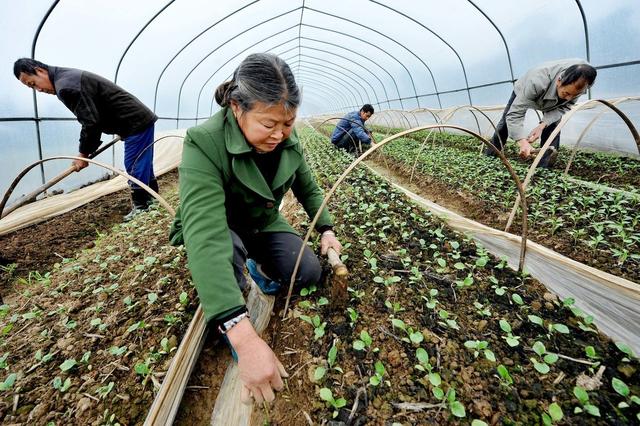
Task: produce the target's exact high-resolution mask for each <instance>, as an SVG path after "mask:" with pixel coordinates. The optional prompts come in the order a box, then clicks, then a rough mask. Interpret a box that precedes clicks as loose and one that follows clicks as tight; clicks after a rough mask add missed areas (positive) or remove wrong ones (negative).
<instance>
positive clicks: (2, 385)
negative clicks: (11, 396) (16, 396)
mask: <svg viewBox="0 0 640 426" xmlns="http://www.w3.org/2000/svg"><path fill="white" fill-rule="evenodd" d="M17 378H18V375H17V374H16V373H11V374H9V375H8V376H7V377H6V379H4V381H3V382H0V392H6V391H8V390H10V389H11V388H13V385H14V383H15V382H16V379H17Z"/></svg>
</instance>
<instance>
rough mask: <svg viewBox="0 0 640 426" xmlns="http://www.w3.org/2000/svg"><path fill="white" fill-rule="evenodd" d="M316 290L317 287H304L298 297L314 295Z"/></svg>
mask: <svg viewBox="0 0 640 426" xmlns="http://www.w3.org/2000/svg"><path fill="white" fill-rule="evenodd" d="M316 290H317V287H316V286H315V285H313V284H312V285H310V286H309V287H305V288H303V289H302V290H300V296H303V297H304V296H309V295H310V294H313V293H315V292H316Z"/></svg>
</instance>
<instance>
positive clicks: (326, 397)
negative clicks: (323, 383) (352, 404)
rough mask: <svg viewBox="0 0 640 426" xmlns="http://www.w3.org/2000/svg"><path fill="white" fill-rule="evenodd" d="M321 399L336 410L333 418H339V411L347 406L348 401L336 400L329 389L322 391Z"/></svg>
mask: <svg viewBox="0 0 640 426" xmlns="http://www.w3.org/2000/svg"><path fill="white" fill-rule="evenodd" d="M320 399H322V400H323V401H326V402H327V403H328V404H329V405H330V406H331V407H333V408H334V411H333V418H334V419H335V418H336V417H338V410H340V409H341V408H342V407H344V406H345V405H347V401H346V400H345V399H344V398H338V399H335V398H334V397H333V392H331V390H330V389H328V388H322V389H320Z"/></svg>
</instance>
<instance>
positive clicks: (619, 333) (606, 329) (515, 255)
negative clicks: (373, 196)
mask: <svg viewBox="0 0 640 426" xmlns="http://www.w3.org/2000/svg"><path fill="white" fill-rule="evenodd" d="M371 170H372V171H373V172H374V173H376V172H375V170H373V169H371ZM392 184H393V186H394V187H396V188H397V189H399V190H400V191H402V192H403V193H405V194H406V195H407V196H408V197H409V198H411V199H412V200H414V201H415V202H417V203H418V204H419V205H421V206H423V207H425V208H427V209H428V210H430V211H431V212H433V213H434V214H436V215H437V216H440V217H441V218H442V219H443V220H445V221H446V223H447V224H448V225H449V226H450V227H451V228H453V229H456V230H458V231H460V232H463V233H468V234H469V235H471V236H472V237H473V238H474V239H475V240H476V241H478V242H480V243H481V244H482V245H483V246H484V247H485V248H486V249H487V250H489V251H490V252H491V253H493V254H494V255H496V256H506V257H507V259H508V263H509V266H511V267H512V268H513V269H517V268H518V261H519V254H520V243H521V237H519V236H517V235H513V234H510V233H507V232H503V231H498V230H496V229H493V228H490V227H488V226H485V225H483V224H481V223H478V222H475V221H472V220H469V219H467V218H465V217H463V216H460V215H458V214H457V213H454V212H452V211H450V210H447V209H445V208H444V207H442V206H439V205H438V204H435V203H433V202H431V201H429V200H426V199H424V198H422V197H420V196H419V195H416V194H414V193H413V192H411V191H409V190H408V189H406V188H404V187H402V186H400V185H398V184H396V183H393V182H392ZM525 271H527V272H529V273H530V274H531V275H532V276H533V277H534V278H536V279H537V280H538V281H540V282H541V283H542V284H544V285H545V286H546V287H547V288H548V289H549V290H550V291H552V292H553V293H555V294H557V295H558V296H560V297H561V298H563V299H564V298H568V297H572V298H574V299H575V301H576V303H575V304H576V306H578V307H579V308H580V309H582V310H583V311H584V312H587V313H589V314H590V315H593V316H594V323H595V324H596V325H597V326H598V328H599V329H600V330H601V331H602V332H603V333H605V334H606V335H608V336H609V337H611V338H612V339H613V340H615V341H622V342H624V343H626V344H627V345H629V346H630V347H631V348H632V349H633V350H634V352H635V353H640V285H638V284H635V283H633V282H631V281H628V280H625V279H622V278H619V277H616V276H614V275H611V274H608V273H606V272H603V271H600V270H598V269H595V268H592V267H589V266H586V265H584V264H582V263H580V262H576V261H574V260H571V259H569V258H567V257H565V256H562V255H560V254H558V253H556V252H554V251H553V250H550V249H548V248H546V247H544V246H541V245H540V244H537V243H534V242H532V241H530V240H527V256H526V260H525Z"/></svg>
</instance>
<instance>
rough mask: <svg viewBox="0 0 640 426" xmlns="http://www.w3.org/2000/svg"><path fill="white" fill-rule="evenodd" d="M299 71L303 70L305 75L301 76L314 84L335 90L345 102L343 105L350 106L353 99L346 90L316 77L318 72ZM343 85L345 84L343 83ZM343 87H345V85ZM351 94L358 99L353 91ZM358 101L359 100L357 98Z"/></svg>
mask: <svg viewBox="0 0 640 426" xmlns="http://www.w3.org/2000/svg"><path fill="white" fill-rule="evenodd" d="M298 71H302V72H304V74H303V75H301V76H300V77H302V78H303V79H304V80H305V81H309V82H313V83H314V84H317V85H319V86H321V87H324V88H325V89H327V90H328V91H331V92H335V93H337V94H338V96H339V97H340V98H341V99H342V102H343V104H344V105H343V107H344V108H348V107H349V103H350V102H351V100H350V99H349V97H348V96H347V95H346V94H345V93H344V92H341V91H340V90H339V89H338V88H336V87H335V86H332V85H331V84H328V83H327V82H325V81H322V80H319V79H316V78H315V77H316V75H318V74H316V73H313V72H309V73H308V74H307V71H306V70H298ZM300 81H301V82H302V80H300ZM341 85H342V84H341ZM342 86H343V85H342ZM343 87H344V86H343ZM351 96H352V97H353V99H354V100H356V98H355V94H354V93H353V92H351ZM356 101H357V100H356Z"/></svg>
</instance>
